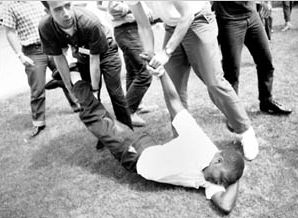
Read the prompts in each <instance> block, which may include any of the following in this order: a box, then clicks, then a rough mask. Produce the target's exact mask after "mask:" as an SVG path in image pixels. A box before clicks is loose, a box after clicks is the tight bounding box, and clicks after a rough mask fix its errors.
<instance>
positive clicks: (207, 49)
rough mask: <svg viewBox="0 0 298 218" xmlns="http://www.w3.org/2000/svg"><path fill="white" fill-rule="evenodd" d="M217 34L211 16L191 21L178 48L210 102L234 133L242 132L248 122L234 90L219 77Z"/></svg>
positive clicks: (215, 25)
mask: <svg viewBox="0 0 298 218" xmlns="http://www.w3.org/2000/svg"><path fill="white" fill-rule="evenodd" d="M206 16H207V15H206ZM217 33H218V29H217V23H216V20H215V17H214V15H208V17H205V16H204V17H202V19H197V20H195V21H194V23H193V24H192V26H191V29H190V30H189V31H188V32H187V34H186V36H185V38H184V39H183V41H182V45H183V48H184V50H185V52H186V54H187V57H188V59H189V61H190V63H191V66H192V67H193V69H194V72H195V73H196V75H197V76H198V77H199V78H201V80H202V81H203V82H204V83H205V84H206V86H207V89H208V93H209V96H210V98H211V100H212V101H213V103H214V104H215V105H216V106H217V107H218V109H219V110H220V111H222V113H223V114H224V115H225V116H226V117H227V119H228V122H229V123H230V124H231V125H232V127H233V129H234V130H235V132H236V133H242V132H244V131H246V130H247V129H248V128H249V126H250V120H249V118H248V116H247V113H246V111H245V109H244V106H243V105H242V102H241V101H240V99H239V98H238V96H237V95H236V93H235V91H234V89H233V88H232V86H231V85H230V84H229V83H228V82H227V81H226V80H225V79H224V77H223V70H222V67H221V63H220V53H219V47H218V41H217Z"/></svg>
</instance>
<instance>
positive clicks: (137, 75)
mask: <svg viewBox="0 0 298 218" xmlns="http://www.w3.org/2000/svg"><path fill="white" fill-rule="evenodd" d="M114 35H115V39H116V42H117V44H118V45H119V47H120V48H121V50H122V52H123V57H124V61H125V66H126V99H127V103H128V107H129V109H130V112H131V113H134V112H136V110H137V109H138V107H139V105H140V103H141V101H142V98H143V97H144V95H145V93H146V92H147V90H148V88H149V86H150V84H151V81H152V76H151V74H150V73H149V72H148V70H147V69H146V63H145V61H144V60H142V58H141V57H140V54H141V53H142V52H143V51H144V49H143V46H142V43H141V40H140V37H139V33H138V27H137V24H136V23H133V24H123V25H121V26H119V27H116V28H115V29H114Z"/></svg>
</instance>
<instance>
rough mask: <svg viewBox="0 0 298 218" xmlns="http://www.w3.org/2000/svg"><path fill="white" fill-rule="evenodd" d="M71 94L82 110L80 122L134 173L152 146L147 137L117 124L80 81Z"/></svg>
mask: <svg viewBox="0 0 298 218" xmlns="http://www.w3.org/2000/svg"><path fill="white" fill-rule="evenodd" d="M72 91H73V93H74V95H75V96H76V98H77V99H78V102H79V104H80V105H81V107H82V111H81V112H80V119H81V121H82V122H83V123H84V124H85V126H86V127H87V128H88V130H89V131H90V132H91V133H93V135H95V136H96V137H97V138H98V140H99V141H100V142H101V143H102V144H103V145H104V146H105V147H106V148H108V149H109V150H110V152H111V153H112V154H113V156H114V157H115V158H116V159H117V160H118V161H120V163H121V164H122V166H123V167H125V168H126V169H127V170H129V171H132V172H136V163H137V161H138V158H139V156H140V154H141V153H142V152H143V151H144V149H145V148H147V147H150V146H153V145H154V144H155V143H154V142H153V140H152V139H151V137H150V136H149V135H147V134H142V135H139V136H138V135H137V134H136V133H135V132H133V131H132V130H131V129H130V128H129V127H128V126H126V125H124V124H122V123H120V122H117V121H116V120H114V119H113V118H112V116H111V115H110V114H109V113H108V112H107V110H106V109H105V108H104V106H103V105H102V104H101V103H100V101H98V100H97V99H96V98H95V97H94V96H93V93H92V91H91V86H90V83H88V82H86V81H83V80H81V81H79V82H77V83H76V84H74V86H73V87H72Z"/></svg>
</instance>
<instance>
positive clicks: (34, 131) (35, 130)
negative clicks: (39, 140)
mask: <svg viewBox="0 0 298 218" xmlns="http://www.w3.org/2000/svg"><path fill="white" fill-rule="evenodd" d="M45 128H46V126H34V127H33V129H32V132H31V135H30V138H34V137H35V136H37V135H38V134H39V133H40V132H41V131H42V130H44V129H45Z"/></svg>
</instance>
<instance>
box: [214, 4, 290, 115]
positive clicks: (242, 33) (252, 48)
mask: <svg viewBox="0 0 298 218" xmlns="http://www.w3.org/2000/svg"><path fill="white" fill-rule="evenodd" d="M213 6H214V10H215V12H216V18H217V23H218V28H219V36H218V39H219V43H220V45H221V46H220V48H221V51H222V65H223V70H224V76H225V78H226V79H227V80H228V81H229V82H230V83H231V85H232V86H233V88H234V89H235V91H236V92H237V93H238V87H239V73H240V62H241V52H242V48H243V45H245V46H246V47H247V48H248V50H249V52H250V54H251V55H252V57H253V59H254V62H255V64H256V68H257V74H258V88H259V101H260V110H261V111H263V112H265V113H268V114H272V115H282V114H290V113H291V112H292V111H291V110H290V109H288V108H286V107H284V106H282V105H281V104H280V103H278V102H277V101H276V100H274V99H273V97H272V85H273V72H274V67H273V63H272V56H271V51H270V47H269V42H268V39H267V37H266V33H265V30H264V27H263V25H262V22H261V19H260V17H259V15H258V14H257V11H256V9H255V5H254V2H250V1H229V2H223V1H222V2H220V1H217V2H214V5H213Z"/></svg>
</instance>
